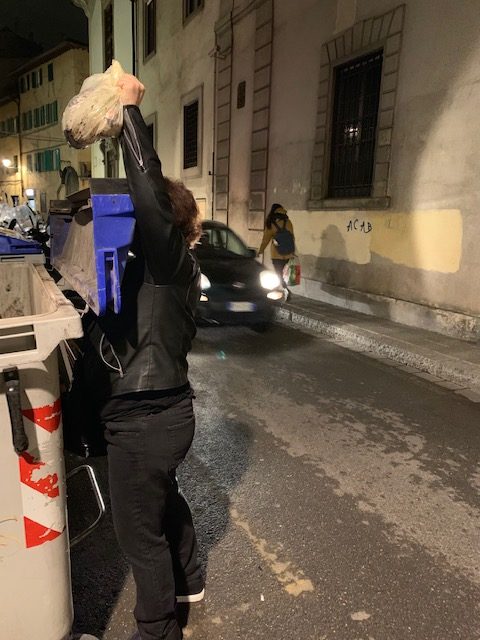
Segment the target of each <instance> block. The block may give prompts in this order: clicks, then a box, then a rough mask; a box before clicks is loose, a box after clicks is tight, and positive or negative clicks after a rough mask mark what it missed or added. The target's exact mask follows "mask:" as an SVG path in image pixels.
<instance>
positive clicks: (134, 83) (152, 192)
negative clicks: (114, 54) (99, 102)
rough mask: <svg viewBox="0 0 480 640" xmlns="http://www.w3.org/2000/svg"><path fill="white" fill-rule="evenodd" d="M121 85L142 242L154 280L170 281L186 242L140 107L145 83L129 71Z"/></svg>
mask: <svg viewBox="0 0 480 640" xmlns="http://www.w3.org/2000/svg"><path fill="white" fill-rule="evenodd" d="M122 83H123V84H122ZM120 86H121V88H122V102H123V104H124V113H123V115H124V126H123V131H122V135H121V137H120V142H121V145H122V151H123V161H124V165H125V172H126V175H127V181H128V187H129V191H130V195H131V198H132V202H133V206H134V207H135V217H136V221H137V229H138V232H139V236H140V242H141V245H142V250H143V253H144V256H145V260H146V263H147V267H148V270H149V271H150V273H151V275H152V277H153V280H154V282H155V284H167V283H168V282H170V281H171V280H172V278H173V277H174V275H175V273H176V272H177V271H178V268H179V265H180V264H181V262H182V260H183V258H184V256H185V252H186V244H185V241H184V239H183V236H182V234H181V232H180V230H179V229H178V228H176V227H175V225H174V216H173V211H172V206H171V203H170V200H169V198H168V195H167V192H166V189H165V181H164V178H163V174H162V165H161V163H160V160H159V158H158V155H157V153H156V151H155V149H154V148H153V145H152V143H151V140H150V136H149V133H148V129H147V126H146V124H145V121H144V120H143V117H142V115H141V113H140V110H139V108H138V105H139V104H140V102H141V100H142V98H143V93H144V87H143V85H142V84H141V83H140V82H139V81H138V80H137V79H136V78H135V77H134V76H130V75H126V76H124V78H123V79H122V80H121V81H120Z"/></svg>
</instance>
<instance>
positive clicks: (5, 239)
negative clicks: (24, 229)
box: [0, 228, 42, 256]
mask: <svg viewBox="0 0 480 640" xmlns="http://www.w3.org/2000/svg"><path fill="white" fill-rule="evenodd" d="M41 253H42V245H41V244H40V243H39V242H37V241H36V240H31V239H29V238H24V237H23V236H22V234H21V233H18V231H14V230H11V229H6V228H5V229H2V228H0V255H2V256H20V255H25V254H41Z"/></svg>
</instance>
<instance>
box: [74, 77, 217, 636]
mask: <svg viewBox="0 0 480 640" xmlns="http://www.w3.org/2000/svg"><path fill="white" fill-rule="evenodd" d="M120 88H121V100H122V102H123V105H124V128H123V132H122V135H121V138H120V142H121V145H122V151H123V160H124V164H125V171H126V175H127V181H128V186H129V191H130V195H131V198H132V201H133V205H134V207H135V217H136V235H135V239H134V243H133V245H132V252H133V254H134V256H135V257H134V259H132V260H131V261H130V262H128V264H127V267H126V269H125V275H124V278H123V282H122V309H121V312H120V313H119V314H114V313H113V311H111V310H109V311H108V313H107V314H106V315H105V316H103V317H96V316H95V315H94V314H93V313H89V314H87V315H86V316H85V318H84V336H85V337H84V349H85V355H84V360H83V366H84V368H85V372H86V380H87V381H88V386H89V389H88V396H89V397H90V398H92V399H94V400H95V401H96V405H97V407H98V411H99V413H100V417H101V419H102V422H103V423H104V424H105V435H106V440H107V442H108V463H109V480H110V494H111V504H112V514H113V522H114V526H115V532H116V534H117V538H118V542H119V544H120V547H121V548H122V550H123V551H124V553H125V555H126V556H127V559H128V561H129V563H130V565H131V567H132V570H133V576H134V579H135V583H136V587H137V603H136V607H135V612H134V613H135V618H136V621H137V627H138V632H137V633H136V634H135V636H134V638H135V639H138V640H140V639H141V640H147V639H148V640H181V638H182V631H181V628H180V625H179V623H178V621H177V619H176V616H175V603H176V601H177V602H185V601H187V602H193V601H198V600H200V599H201V598H202V597H203V593H204V591H203V587H204V582H203V576H202V570H201V566H200V563H199V561H198V557H197V540H196V536H195V529H194V526H193V521H192V516H191V513H190V509H189V507H188V504H187V502H186V500H185V498H184V497H183V496H182V494H181V493H180V492H179V488H178V484H177V479H176V469H177V467H178V466H179V465H180V464H181V462H182V461H183V459H184V458H185V455H186V454H187V452H188V449H189V448H190V444H191V442H192V439H193V435H194V430H195V418H194V413H193V407H192V398H193V392H192V389H191V388H190V384H189V381H188V377H187V354H188V352H189V350H190V347H191V342H192V340H193V337H194V335H195V332H196V329H195V320H194V315H195V307H196V304H197V301H198V299H199V297H200V269H199V267H198V265H197V262H196V259H195V257H194V256H193V254H192V253H191V252H190V246H191V245H192V244H193V243H194V242H195V241H196V240H197V238H198V236H199V232H200V220H199V216H198V209H197V205H196V202H195V199H194V198H193V195H192V194H191V192H190V191H188V190H187V189H186V188H185V187H184V186H183V185H182V184H181V183H178V182H175V181H171V180H168V179H167V178H165V177H164V176H163V173H162V167H161V163H160V160H159V158H158V156H157V154H156V152H155V150H154V148H153V146H152V143H151V141H150V136H149V133H148V129H147V126H146V124H145V122H144V120H143V118H142V115H141V113H140V110H139V108H138V105H140V103H141V101H142V98H143V94H144V87H143V85H142V84H141V83H140V82H139V81H138V80H137V79H136V78H134V77H133V76H130V75H125V76H124V77H123V78H122V80H121V83H120Z"/></svg>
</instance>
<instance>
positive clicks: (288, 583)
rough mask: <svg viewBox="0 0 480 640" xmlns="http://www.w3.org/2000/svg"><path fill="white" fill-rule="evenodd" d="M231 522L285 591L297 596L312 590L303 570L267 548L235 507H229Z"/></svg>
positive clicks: (263, 540)
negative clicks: (247, 540)
mask: <svg viewBox="0 0 480 640" xmlns="http://www.w3.org/2000/svg"><path fill="white" fill-rule="evenodd" d="M230 515H231V517H232V520H233V522H234V523H235V524H236V525H237V527H240V529H242V531H244V532H245V533H246V534H247V537H248V539H249V540H250V542H251V543H252V545H253V546H254V548H255V550H256V551H257V553H258V555H259V556H260V557H261V558H262V560H264V562H265V563H266V564H267V565H268V567H269V568H270V570H271V571H272V573H273V575H274V576H275V578H276V579H277V580H278V581H279V582H280V584H281V585H282V586H283V588H284V589H285V591H286V592H287V593H289V594H290V595H292V596H295V597H297V596H299V595H301V594H302V593H305V592H306V591H314V586H313V582H312V581H311V580H310V579H309V578H307V577H306V576H305V574H304V573H303V571H301V570H300V569H297V568H296V567H294V565H293V564H292V562H290V561H286V562H282V561H281V559H280V558H279V557H278V554H277V553H276V552H275V551H272V550H270V549H269V545H268V543H267V541H266V540H265V539H264V538H258V537H257V536H256V535H255V534H254V533H252V530H251V529H250V525H249V524H248V522H247V521H246V520H244V519H242V518H241V517H240V514H239V513H238V511H237V510H236V509H234V508H233V509H230Z"/></svg>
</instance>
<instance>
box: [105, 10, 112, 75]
mask: <svg viewBox="0 0 480 640" xmlns="http://www.w3.org/2000/svg"><path fill="white" fill-rule="evenodd" d="M103 47H104V51H103V56H104V61H105V69H108V67H109V66H110V65H111V64H112V60H113V4H112V3H110V4H109V5H108V6H107V7H105V9H104V10H103Z"/></svg>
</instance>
